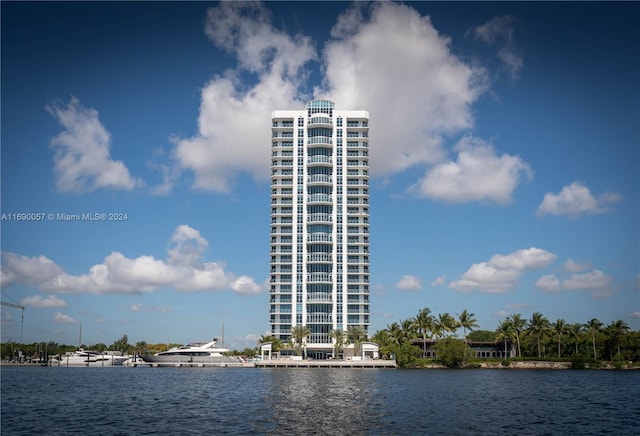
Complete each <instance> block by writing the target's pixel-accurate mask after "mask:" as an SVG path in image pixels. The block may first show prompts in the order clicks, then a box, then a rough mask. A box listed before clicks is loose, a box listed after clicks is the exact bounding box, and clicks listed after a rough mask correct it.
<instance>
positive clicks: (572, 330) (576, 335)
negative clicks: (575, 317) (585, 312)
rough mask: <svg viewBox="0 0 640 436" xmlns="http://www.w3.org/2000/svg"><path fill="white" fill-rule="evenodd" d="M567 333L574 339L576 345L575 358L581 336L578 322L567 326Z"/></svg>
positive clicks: (580, 327) (580, 325) (580, 326)
mask: <svg viewBox="0 0 640 436" xmlns="http://www.w3.org/2000/svg"><path fill="white" fill-rule="evenodd" d="M567 332H568V333H569V334H570V335H571V336H572V337H573V339H575V341H576V342H575V344H576V353H575V354H576V356H577V355H578V342H580V336H581V335H582V324H580V323H579V322H574V323H573V324H569V328H568V329H567Z"/></svg>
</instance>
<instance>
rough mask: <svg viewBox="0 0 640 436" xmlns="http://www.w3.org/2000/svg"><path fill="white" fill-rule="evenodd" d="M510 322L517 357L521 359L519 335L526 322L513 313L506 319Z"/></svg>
mask: <svg viewBox="0 0 640 436" xmlns="http://www.w3.org/2000/svg"><path fill="white" fill-rule="evenodd" d="M508 319H509V321H511V327H512V328H513V335H514V336H515V337H516V343H517V345H518V357H522V351H521V350H520V335H521V334H522V331H523V330H524V328H525V327H526V326H527V321H526V320H524V319H522V316H521V315H520V314H519V313H514V314H513V315H511V317H510V318H508Z"/></svg>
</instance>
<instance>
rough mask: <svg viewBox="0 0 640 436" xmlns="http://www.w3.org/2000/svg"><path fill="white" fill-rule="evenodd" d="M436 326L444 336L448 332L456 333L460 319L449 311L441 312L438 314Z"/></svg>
mask: <svg viewBox="0 0 640 436" xmlns="http://www.w3.org/2000/svg"><path fill="white" fill-rule="evenodd" d="M436 326H437V327H436V328H437V329H438V330H439V331H440V332H441V334H442V335H443V336H446V333H447V332H451V334H453V333H455V331H456V329H457V328H458V321H456V319H455V318H454V317H453V316H451V315H450V314H448V313H446V312H445V313H441V314H439V315H438V320H437V321H436Z"/></svg>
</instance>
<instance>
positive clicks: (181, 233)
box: [2, 225, 263, 310]
mask: <svg viewBox="0 0 640 436" xmlns="http://www.w3.org/2000/svg"><path fill="white" fill-rule="evenodd" d="M171 243H172V246H171V247H170V248H169V250H168V257H167V259H166V260H162V259H156V258H155V257H153V256H148V255H142V256H139V257H136V258H128V257H126V256H124V255H123V254H122V253H119V252H113V253H111V254H109V255H108V256H107V257H105V259H104V261H103V262H102V263H100V264H97V265H93V266H92V267H91V268H89V271H88V272H87V273H85V274H82V275H72V274H68V273H66V272H64V270H63V269H62V268H61V267H60V266H58V265H56V264H55V263H54V262H53V261H51V260H49V259H47V258H46V257H44V256H39V257H35V258H29V257H26V256H22V255H18V254H15V253H8V252H5V253H2V258H3V265H2V269H3V276H4V275H5V274H6V276H7V277H12V280H11V283H13V282H16V283H23V284H27V285H29V286H33V287H36V288H38V289H40V290H43V291H46V292H52V293H61V294H79V293H92V294H114V293H120V294H139V293H141V292H152V291H154V290H156V289H158V288H161V287H172V288H174V289H177V290H180V291H209V290H221V289H226V288H230V289H232V290H233V291H235V292H239V293H256V292H259V291H260V290H263V287H260V286H259V285H257V284H256V283H254V281H253V279H252V278H250V277H247V276H241V277H236V276H235V275H234V274H232V273H229V272H226V271H225V265H224V264H223V263H220V262H213V261H206V260H205V259H204V252H205V250H206V248H207V246H208V242H207V241H206V240H205V239H204V238H203V237H202V236H201V235H200V232H199V231H198V230H196V229H194V228H192V227H189V226H187V225H180V226H178V227H177V228H176V230H175V231H174V232H173V235H172V236H171ZM132 310H135V307H132Z"/></svg>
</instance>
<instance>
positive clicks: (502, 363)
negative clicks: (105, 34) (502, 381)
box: [500, 359, 511, 367]
mask: <svg viewBox="0 0 640 436" xmlns="http://www.w3.org/2000/svg"><path fill="white" fill-rule="evenodd" d="M500 364H501V365H502V366H504V367H507V366H509V365H511V361H510V360H509V359H502V362H500Z"/></svg>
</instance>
